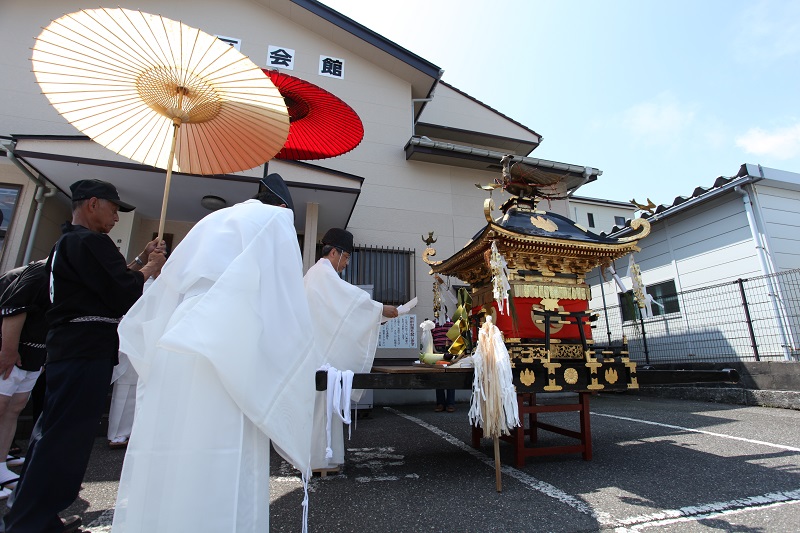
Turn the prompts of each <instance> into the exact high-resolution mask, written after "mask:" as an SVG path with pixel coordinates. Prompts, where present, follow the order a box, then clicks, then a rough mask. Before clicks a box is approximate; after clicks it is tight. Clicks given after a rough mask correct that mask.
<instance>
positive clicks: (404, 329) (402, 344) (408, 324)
mask: <svg viewBox="0 0 800 533" xmlns="http://www.w3.org/2000/svg"><path fill="white" fill-rule="evenodd" d="M417 343H418V341H417V315H400V316H398V317H397V318H393V319H391V320H389V321H388V322H386V323H385V324H383V325H382V326H381V330H380V332H379V333H378V348H417V349H418V348H419V347H418V345H417Z"/></svg>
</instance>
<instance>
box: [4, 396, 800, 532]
mask: <svg viewBox="0 0 800 533" xmlns="http://www.w3.org/2000/svg"><path fill="white" fill-rule="evenodd" d="M467 407H468V406H467V405H466V404H463V403H459V404H457V411H456V412H455V413H447V412H442V413H435V412H434V411H433V404H432V403H431V404H424V405H400V406H393V407H377V406H376V407H375V408H373V409H372V410H371V411H370V412H369V415H368V416H367V417H363V418H359V419H358V420H357V421H356V423H355V425H354V428H353V432H352V438H351V439H350V440H349V441H348V442H347V450H348V451H347V458H346V465H345V467H344V468H343V470H342V472H341V473H339V474H335V475H328V476H326V477H319V476H315V477H314V478H313V479H312V480H311V482H310V484H309V531H310V532H337V533H338V532H341V533H345V532H354V533H364V532H367V531H369V532H422V531H432V532H451V531H452V532H472V531H474V532H492V531H497V532H570V533H571V532H589V531H601V530H610V531H616V532H629V531H630V532H633V531H648V532H673V531H680V532H696V531H739V532H753V533H756V532H764V533H773V532H775V533H780V532H786V533H796V532H797V531H800V411H795V410H787V409H774V408H764V407H743V406H737V405H728V404H715V403H703V402H692V401H685V400H669V399H659V398H649V397H639V396H636V395H631V394H599V395H595V396H593V397H592V400H591V412H592V417H591V426H592V443H593V458H592V460H591V461H584V460H582V459H581V456H580V455H579V454H570V455H558V456H548V457H534V458H529V459H528V460H527V462H526V464H525V466H524V467H523V468H516V467H514V466H513V465H514V460H513V450H512V448H511V446H510V445H508V444H505V443H502V444H501V446H500V450H501V462H502V464H503V469H502V472H503V476H502V481H503V487H502V492H497V490H496V487H495V472H494V460H493V449H492V442H491V441H490V440H488V439H484V440H483V441H482V446H481V448H480V449H478V450H476V449H473V448H472V447H471V445H470V428H469V425H468V421H467ZM540 417H541V419H542V420H543V421H547V422H551V423H555V424H557V425H561V426H564V427H569V428H571V429H574V430H577V429H578V415H577V414H576V413H553V414H550V415H540ZM540 443H541V444H542V445H549V444H570V443H571V439H569V438H567V437H563V436H561V435H556V434H552V433H547V432H541V433H540ZM123 457H124V451H123V450H109V449H108V447H107V445H106V441H105V439H98V440H97V442H96V444H95V449H94V452H93V455H92V460H91V464H90V467H89V470H88V471H87V474H86V478H85V480H84V484H83V490H82V491H81V494H80V497H79V499H78V500H77V501H76V502H75V503H74V504H73V505H72V506H71V507H70V508H69V509H68V510H67V511H65V513H64V515H65V516H66V515H69V514H80V515H82V517H83V522H84V524H85V525H86V527H85V530H86V531H91V532H93V533H101V532H108V531H110V524H111V518H112V516H113V507H114V501H115V497H116V490H117V482H118V479H119V474H120V471H121V468H122V460H123ZM209 483H210V484H212V483H213V480H209ZM302 498H303V491H302V484H301V482H300V479H299V476H298V475H297V473H296V472H295V471H294V470H293V469H292V468H290V467H289V466H288V465H287V464H286V463H285V462H283V461H282V460H281V459H280V457H279V456H277V454H274V453H273V454H272V460H271V471H270V527H271V531H273V532H296V531H300V528H301V520H302V507H301V502H302ZM208 505H209V512H213V506H214V502H213V501H209V502H208ZM2 512H5V511H2ZM180 533H183V532H180Z"/></svg>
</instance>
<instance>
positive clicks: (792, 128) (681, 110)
mask: <svg viewBox="0 0 800 533" xmlns="http://www.w3.org/2000/svg"><path fill="white" fill-rule="evenodd" d="M322 1H323V2H324V3H325V4H327V5H329V6H330V7H332V8H334V9H336V10H337V11H339V12H340V13H343V14H344V15H346V16H348V17H350V18H352V19H354V20H356V21H357V22H359V23H361V24H363V25H365V26H367V27H368V28H370V29H372V30H374V31H376V32H378V33H380V34H381V35H383V36H384V37H386V38H388V39H390V40H392V41H394V42H396V43H397V44H399V45H401V46H403V47H404V48H407V49H408V50H410V51H412V52H414V53H416V54H417V55H419V56H421V57H423V58H425V59H427V60H428V61H431V62H432V63H434V64H436V65H438V66H439V67H441V68H443V69H444V70H445V74H444V77H443V79H444V81H446V82H448V83H449V84H451V85H453V86H455V87H457V88H458V89H460V90H462V91H464V92H466V93H467V94H469V95H471V96H473V97H475V98H477V99H478V100H481V101H482V102H484V103H486V104H487V105H489V106H491V107H494V108H495V109H497V110H499V111H501V112H502V113H504V114H506V115H508V116H510V117H512V118H513V119H515V120H517V121H518V122H521V123H522V124H524V125H526V126H528V127H529V128H531V129H533V130H535V131H536V132H537V133H539V134H540V135H542V136H543V137H544V140H543V142H542V144H541V145H540V146H539V148H537V149H536V150H535V151H534V152H533V153H532V154H531V155H532V156H533V157H538V158H542V159H551V160H555V161H562V162H566V163H573V164H579V165H587V166H593V167H596V168H599V169H601V170H602V171H603V175H602V176H601V177H600V178H599V179H598V181H597V182H595V183H592V184H589V185H586V186H584V187H582V188H581V189H580V190H579V192H578V194H579V195H582V196H592V197H597V198H607V199H611V200H630V199H632V198H635V199H636V200H637V201H640V202H644V200H645V198H648V197H649V198H651V199H652V200H653V201H654V202H655V203H657V204H660V203H671V202H672V201H673V199H674V198H675V197H676V196H681V195H691V193H692V191H693V190H694V188H695V187H697V186H704V187H708V186H711V185H712V184H713V182H714V179H715V178H716V177H717V176H730V175H733V174H735V173H736V172H737V171H738V169H739V166H740V165H741V164H742V163H757V164H761V165H763V166H766V167H773V168H779V169H782V170H790V171H794V172H800V2H798V1H795V0H765V1H745V0H691V1H687V0H672V1H669V2H664V1H658V2H657V1H652V0H605V1H593V0H549V1H544V0H493V1H486V0H427V1H418V0H322Z"/></svg>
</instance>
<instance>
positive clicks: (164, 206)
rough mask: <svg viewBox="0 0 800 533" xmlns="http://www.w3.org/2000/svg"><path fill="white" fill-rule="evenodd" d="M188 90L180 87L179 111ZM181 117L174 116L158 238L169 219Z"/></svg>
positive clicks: (161, 235) (162, 234)
mask: <svg viewBox="0 0 800 533" xmlns="http://www.w3.org/2000/svg"><path fill="white" fill-rule="evenodd" d="M187 92H188V91H187V89H186V88H185V87H178V89H177V93H178V113H180V111H181V110H182V108H183V95H184V94H186V93H187ZM181 123H182V121H181V117H180V116H176V117H172V146H171V147H170V149H169V164H168V165H167V179H166V181H165V182H164V199H163V200H162V201H161V218H160V219H159V222H158V240H159V241H160V240H161V239H162V238H163V237H164V225H165V224H166V221H167V203H168V202H169V187H170V184H171V183H172V165H173V163H174V161H175V146H176V145H177V144H178V130H179V129H180V127H181Z"/></svg>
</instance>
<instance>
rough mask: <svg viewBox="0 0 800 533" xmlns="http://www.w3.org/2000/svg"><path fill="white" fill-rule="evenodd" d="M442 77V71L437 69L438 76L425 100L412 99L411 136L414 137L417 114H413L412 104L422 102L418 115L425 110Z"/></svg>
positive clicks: (412, 106) (412, 105) (412, 107)
mask: <svg viewBox="0 0 800 533" xmlns="http://www.w3.org/2000/svg"><path fill="white" fill-rule="evenodd" d="M442 76H444V69H439V74H438V75H437V76H436V79H435V80H433V85H431V90H430V91H429V92H428V97H427V98H412V99H411V136H412V137H414V136H415V135H416V129H417V113H415V112H414V104H416V103H417V102H422V106H421V107H420V108H419V114H420V115H421V114H422V111H423V110H424V109H425V106H426V105H427V103H428V102H432V101H433V93H435V92H436V87H437V86H438V85H439V81H441V79H442Z"/></svg>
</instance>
